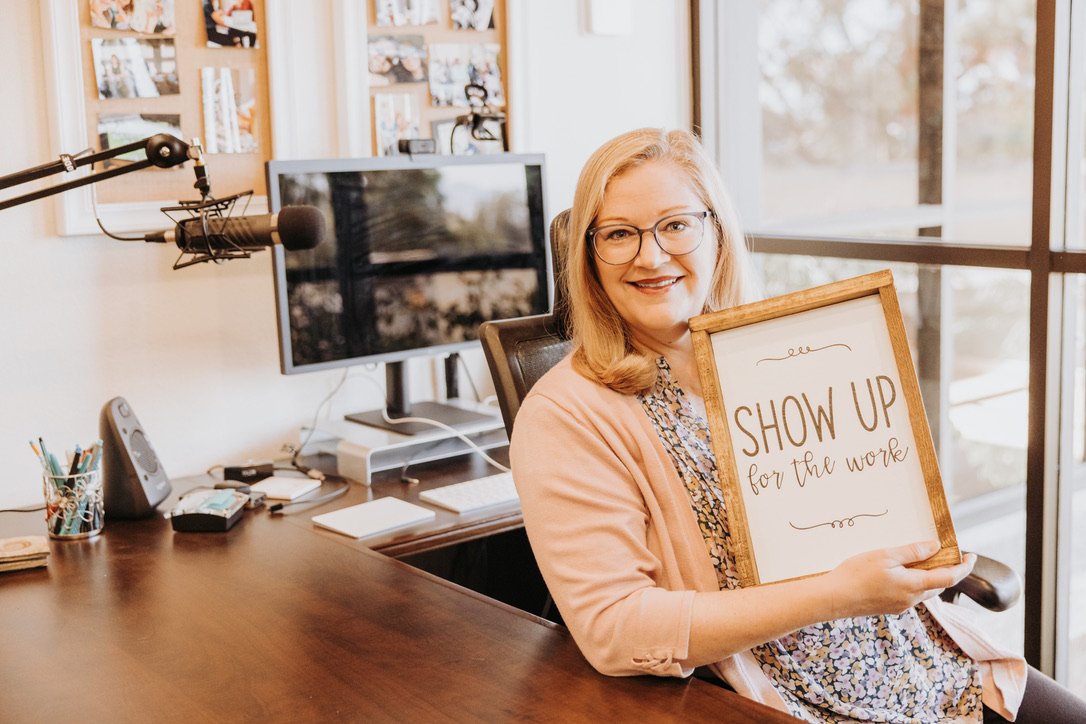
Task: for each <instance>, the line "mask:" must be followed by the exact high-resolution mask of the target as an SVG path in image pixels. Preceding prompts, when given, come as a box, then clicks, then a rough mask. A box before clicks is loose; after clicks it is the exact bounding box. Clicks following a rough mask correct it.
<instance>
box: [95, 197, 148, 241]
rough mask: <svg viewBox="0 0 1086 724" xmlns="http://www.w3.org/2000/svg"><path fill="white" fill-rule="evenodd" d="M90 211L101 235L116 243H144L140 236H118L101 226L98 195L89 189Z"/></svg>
mask: <svg viewBox="0 0 1086 724" xmlns="http://www.w3.org/2000/svg"><path fill="white" fill-rule="evenodd" d="M90 197H91V210H92V211H93V212H94V222H95V223H96V224H98V228H99V229H101V230H102V233H103V234H105V235H106V236H108V237H109V238H110V239H116V240H117V241H146V239H144V237H142V236H119V235H117V234H114V233H113V232H112V231H110V230H109V229H107V228H106V227H105V226H103V225H102V220H101V219H100V218H98V194H96V193H95V192H94V189H91V194H90Z"/></svg>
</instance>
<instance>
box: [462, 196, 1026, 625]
mask: <svg viewBox="0 0 1086 724" xmlns="http://www.w3.org/2000/svg"><path fill="white" fill-rule="evenodd" d="M568 233H569V210H568V209H567V210H565V211H563V212H562V213H560V214H558V215H557V216H555V217H554V221H552V222H551V252H552V257H553V264H554V270H555V282H554V305H553V307H552V310H551V312H549V313H548V314H538V315H534V316H531V317H519V318H517V319H504V320H499V321H492V322H484V323H483V324H482V326H481V327H480V328H479V337H480V339H481V340H482V344H483V353H484V354H485V356H486V361H487V365H489V367H490V374H491V376H492V377H493V379H494V388H495V392H496V394H497V397H498V404H499V406H500V407H501V413H502V419H503V420H504V421H505V429H506V432H508V433H509V435H512V434H513V421H514V420H515V418H516V416H517V411H518V410H519V409H520V404H521V402H522V401H523V400H524V397H525V396H526V395H527V394H528V390H530V389H531V388H532V385H534V384H535V383H536V381H538V380H539V378H540V377H542V376H543V375H544V374H545V373H546V372H547V370H549V369H550V368H551V367H553V366H554V365H555V364H557V363H558V361H559V360H561V359H562V358H563V357H565V356H566V355H567V354H569V351H570V349H571V348H572V342H571V341H570V340H569V338H568V336H567V327H566V322H565V316H564V315H565V311H564V310H565V307H564V305H565V300H566V296H565V289H564V288H563V282H562V279H563V277H562V275H561V273H560V270H561V269H562V266H563V264H564V257H563V254H564V252H565V248H566V247H565V240H566V237H567V236H568ZM963 594H964V595H965V596H966V597H968V598H971V599H972V600H973V601H975V602H976V603H977V604H979V605H980V606H982V607H984V608H986V609H988V610H990V611H1005V610H1007V609H1008V608H1010V607H1011V606H1013V605H1014V604H1015V603H1016V602H1017V601H1018V598H1019V597H1020V596H1021V594H1022V582H1021V580H1020V579H1019V577H1018V574H1017V573H1015V572H1014V570H1013V569H1011V568H1010V566H1007V565H1004V564H1003V563H1000V562H999V561H996V560H993V559H991V558H986V557H985V556H982V555H979V554H978V556H977V563H976V566H974V568H973V572H972V573H971V574H969V576H967V577H966V578H965V579H964V580H962V581H961V582H960V583H958V585H956V586H954V587H952V588H948V589H946V590H945V591H943V593H942V594H941V596H940V597H941V598H942V599H943V600H944V601H949V602H951V603H954V602H956V601H957V600H958V598H959V596H961V595H963Z"/></svg>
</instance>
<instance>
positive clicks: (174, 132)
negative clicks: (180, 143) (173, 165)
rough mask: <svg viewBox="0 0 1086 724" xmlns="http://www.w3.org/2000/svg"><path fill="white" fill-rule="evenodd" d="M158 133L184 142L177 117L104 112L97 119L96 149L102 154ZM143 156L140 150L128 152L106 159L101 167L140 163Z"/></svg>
mask: <svg viewBox="0 0 1086 724" xmlns="http://www.w3.org/2000/svg"><path fill="white" fill-rule="evenodd" d="M159 133H168V134H170V135H171V136H175V137H177V138H182V139H183V138H184V136H182V135H181V116H180V114H177V113H172V114H170V113H164V114H155V113H109V114H105V113H104V114H101V115H99V116H98V146H99V148H101V149H102V150H103V151H105V150H106V149H110V148H117V147H119V146H124V145H127V144H129V143H134V142H136V141H140V140H143V139H144V138H147V137H149V136H154V135H156V134H159ZM146 157H147V154H146V153H144V152H143V151H131V152H130V153H125V154H122V155H120V156H114V157H113V158H107V159H106V160H105V161H103V162H102V168H112V167H113V166H123V165H125V164H127V163H131V162H133V161H142V160H143V159H145V158H146ZM177 168H180V167H179V166H178V167H177Z"/></svg>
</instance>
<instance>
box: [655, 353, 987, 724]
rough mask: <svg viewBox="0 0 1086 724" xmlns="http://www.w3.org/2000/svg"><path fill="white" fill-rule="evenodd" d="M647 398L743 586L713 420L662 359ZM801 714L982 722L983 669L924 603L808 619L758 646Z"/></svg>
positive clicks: (708, 529) (727, 580)
mask: <svg viewBox="0 0 1086 724" xmlns="http://www.w3.org/2000/svg"><path fill="white" fill-rule="evenodd" d="M657 365H658V367H659V375H658V376H657V381H656V385H655V387H654V388H653V389H652V390H651V391H649V392H648V393H646V394H642V395H640V396H639V399H640V401H641V405H642V407H643V408H644V410H645V412H646V413H647V414H648V416H649V418H650V419H651V420H652V423H653V426H654V427H655V428H656V432H657V434H659V436H660V439H661V440H662V441H663V443H664V447H665V448H666V449H667V451H668V454H669V455H670V457H671V459H672V461H673V462H674V464H675V468H676V469H677V470H678V472H679V477H680V478H681V479H682V480H683V483H684V484H685V486H686V489H687V492H688V493H689V494H690V504H691V507H692V508H693V511H694V515H695V516H696V518H697V522H698V527H699V528H700V529H701V532H702V535H703V536H704V538H705V545H706V547H707V549H708V552H709V557H710V559H711V560H712V562H713V566H714V567H715V568H716V571H717V581H718V583H719V585H720V587H721V589H727V588H738V587H739V578H738V574H737V573H736V568H735V557H734V555H733V544H732V539H731V535H730V533H729V531H728V520H727V516H726V515H725V510H724V499H723V494H722V492H721V488H720V484H719V479H718V475H717V468H716V457H715V455H714V454H713V451H712V447H711V445H710V442H709V427H708V423H707V422H706V420H705V418H704V417H703V416H702V415H701V414H700V413H698V412H697V411H696V410H695V409H694V407H693V405H692V404H691V403H690V400H689V398H688V397H687V396H686V394H685V393H684V392H683V390H682V388H680V387H679V385H678V384H677V383H676V382H675V380H674V378H673V377H672V375H671V368H670V367H669V366H668V364H667V361H666V360H665V359H664V358H663V357H661V358H660V359H659V360H658V361H657ZM753 653H754V656H755V658H756V659H757V661H758V663H759V664H760V665H761V667H762V671H763V672H764V673H765V674H766V675H767V676H768V677H769V679H770V680H771V681H772V682H773V686H774V688H776V690H777V691H778V693H780V695H781V696H782V697H783V698H784V700H785V702H786V703H787V705H788V707H789V710H790V712H791V714H792V716H795V717H797V718H799V719H802V720H804V721H809V722H836V721H849V720H863V721H880V722H915V721H924V722H927V721H931V722H934V721H947V720H953V721H970V720H972V721H980V720H981V711H982V709H981V684H980V672H979V669H978V667H977V665H976V663H975V662H973V661H972V660H970V659H969V658H968V657H967V656H965V655H964V654H963V653H962V652H961V650H960V649H959V648H958V646H957V644H955V643H954V641H953V640H952V639H951V638H950V637H949V636H947V634H946V633H945V632H944V631H943V630H942V628H941V627H940V626H939V624H938V623H937V622H936V621H935V620H934V619H933V618H932V617H931V615H930V614H929V613H928V611H927V609H925V608H924V606H923V604H921V605H919V606H917V607H915V608H911V609H909V610H908V611H906V612H905V613H903V614H900V615H883V616H865V617H860V618H849V619H839V620H836V621H826V622H824V623H818V624H814V625H811V626H807V627H804V628H802V629H800V630H798V631H795V632H793V633H791V634H789V635H787V636H784V637H782V638H780V639H777V640H776V641H768V642H766V643H764V644H761V645H760V646H757V647H755V648H754V649H753Z"/></svg>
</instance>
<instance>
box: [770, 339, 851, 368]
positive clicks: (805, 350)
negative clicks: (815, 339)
mask: <svg viewBox="0 0 1086 724" xmlns="http://www.w3.org/2000/svg"><path fill="white" fill-rule="evenodd" d="M830 347H844V348H845V349H847V350H848V351H849V352H851V351H852V347H849V346H848V345H847V344H845V343H844V342H837V343H835V344H827V345H826V346H825V347H811V346H810V345H808V346H806V347H804V346H799V347H789V348H788V354H786V355H785V356H784V357H763V358H762V359H760V360H758V361H757V362H755V363H754V365H755V366H756V367H757V366H758V365H760V364H762V363H763V362H781V361H783V360H786V359H791V358H792V357H799V356H801V355H805V354H810V353H811V352H821V351H822V350H824V349H829V348H830Z"/></svg>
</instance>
